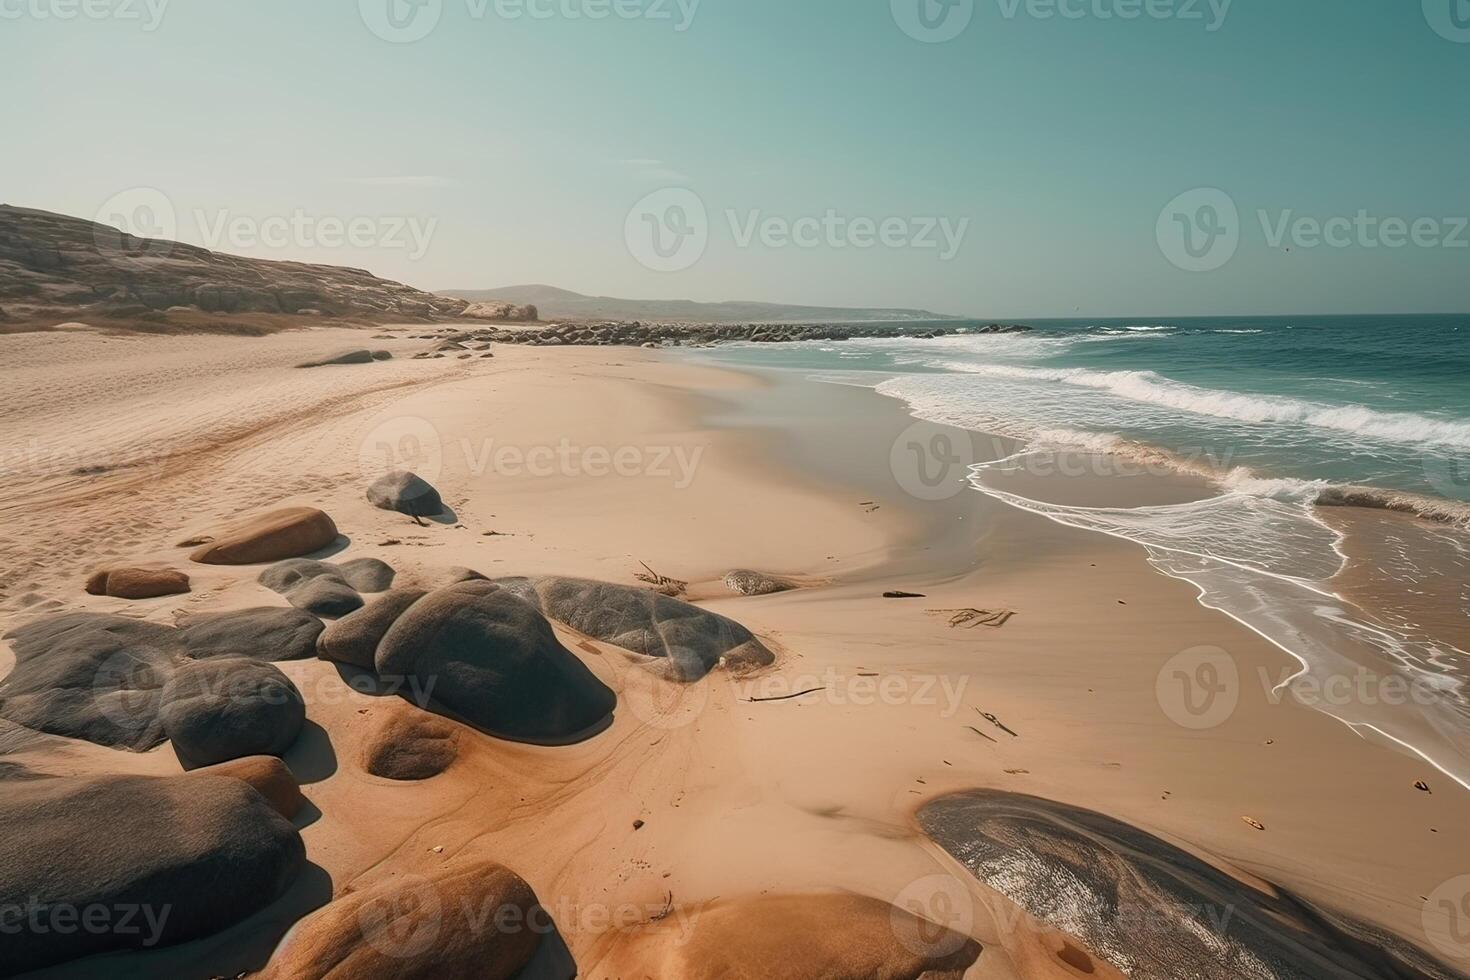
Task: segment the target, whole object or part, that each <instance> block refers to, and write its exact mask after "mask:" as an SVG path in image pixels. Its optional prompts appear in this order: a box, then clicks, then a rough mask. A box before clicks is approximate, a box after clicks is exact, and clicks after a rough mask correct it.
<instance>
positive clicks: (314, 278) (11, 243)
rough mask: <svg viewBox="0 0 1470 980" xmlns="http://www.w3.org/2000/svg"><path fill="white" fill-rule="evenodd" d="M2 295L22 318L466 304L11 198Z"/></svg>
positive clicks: (420, 310)
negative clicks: (139, 234) (132, 231)
mask: <svg viewBox="0 0 1470 980" xmlns="http://www.w3.org/2000/svg"><path fill="white" fill-rule="evenodd" d="M0 300H4V301H5V306H6V308H7V309H8V310H9V311H10V313H11V315H12V316H14V317H16V318H18V319H23V318H30V317H33V316H42V315H46V316H51V317H52V318H53V319H60V318H68V319H77V318H91V317H95V316H107V317H140V318H148V317H149V316H150V315H151V316H152V317H164V316H167V315H168V311H174V312H176V310H174V308H178V307H187V308H189V309H192V310H197V311H201V312H204V313H213V314H226V315H228V314H244V313H265V314H294V315H326V316H340V317H353V318H363V319H374V320H383V321H387V320H433V319H442V318H447V317H458V316H460V315H461V314H462V313H463V312H464V311H465V309H466V308H468V306H469V304H468V303H467V302H466V301H464V300H462V299H452V298H449V297H445V296H436V295H434V294H432V293H426V292H423V291H421V290H418V289H414V288H412V287H410V286H405V285H403V284H401V283H396V282H390V281H389V280H386V279H379V278H378V277H376V276H374V275H372V274H371V273H369V272H365V271H363V270H361V269H347V268H342V267H340V266H330V265H311V264H307V263H303V262H274V261H268V260H265V259H249V258H243V257H241V256H237V255H227V254H224V253H222V252H211V251H209V250H208V249H203V248H198V247H196V246H193V245H184V244H181V243H179V242H170V241H159V240H152V239H142V238H135V237H133V236H131V235H127V234H123V233H122V232H119V231H118V230H117V229H115V228H113V227H111V226H109V225H102V224H98V223H96V222H93V221H87V220H85V219H82V218H72V217H67V216H65V215H60V214H52V213H50V212H46V211H35V210H31V209H29V208H16V207H10V206H8V205H6V206H0Z"/></svg>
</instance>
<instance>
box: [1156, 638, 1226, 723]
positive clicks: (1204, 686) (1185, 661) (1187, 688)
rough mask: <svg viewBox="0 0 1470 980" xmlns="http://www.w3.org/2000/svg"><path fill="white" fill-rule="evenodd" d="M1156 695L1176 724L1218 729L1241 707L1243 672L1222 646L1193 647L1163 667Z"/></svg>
mask: <svg viewBox="0 0 1470 980" xmlns="http://www.w3.org/2000/svg"><path fill="white" fill-rule="evenodd" d="M1154 694H1155V695H1156V697H1157V698H1158V702H1159V707H1160V708H1162V709H1163V711H1164V714H1165V715H1167V716H1168V718H1169V720H1170V721H1172V722H1174V724H1176V725H1179V726H1181V727H1183V728H1190V729H1195V730H1202V729H1206V728H1215V727H1218V726H1220V725H1223V724H1224V723H1225V722H1226V721H1228V720H1229V719H1230V716H1231V715H1233V714H1234V713H1235V709H1236V706H1237V705H1239V704H1240V669H1239V667H1237V666H1236V663H1235V658H1234V657H1232V656H1230V654H1228V653H1226V652H1225V651H1224V650H1222V649H1220V648H1219V647H1207V646H1202V647H1191V648H1190V649H1188V650H1185V651H1183V652H1182V653H1177V654H1175V655H1174V656H1173V657H1170V658H1169V660H1168V662H1167V663H1165V664H1164V666H1163V668H1162V669H1161V670H1160V671H1159V674H1158V677H1157V679H1156V680H1155V682H1154Z"/></svg>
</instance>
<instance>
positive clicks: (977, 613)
mask: <svg viewBox="0 0 1470 980" xmlns="http://www.w3.org/2000/svg"><path fill="white" fill-rule="evenodd" d="M925 612H927V613H929V615H931V616H948V617H949V625H950V628H951V629H967V630H969V629H974V628H975V627H976V626H989V627H991V628H992V629H1000V628H1001V627H1002V626H1004V625H1005V624H1006V623H1008V622H1010V619H1011V617H1012V616H1014V615H1015V614H1016V613H1015V611H1014V610H1011V609H926V610H925Z"/></svg>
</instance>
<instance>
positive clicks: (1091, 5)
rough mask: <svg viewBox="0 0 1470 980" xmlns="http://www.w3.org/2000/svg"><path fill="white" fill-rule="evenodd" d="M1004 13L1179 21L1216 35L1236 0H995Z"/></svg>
mask: <svg viewBox="0 0 1470 980" xmlns="http://www.w3.org/2000/svg"><path fill="white" fill-rule="evenodd" d="M996 2H997V3H998V4H999V5H1000V11H1001V16H1002V17H1004V18H1005V19H1006V20H1015V19H1016V17H1017V15H1018V14H1020V13H1021V12H1022V10H1023V9H1024V11H1025V13H1026V16H1028V17H1030V18H1031V19H1032V20H1054V19H1060V20H1073V21H1076V20H1088V19H1092V20H1105V21H1106V20H1124V21H1131V20H1139V19H1140V18H1147V19H1149V20H1176V21H1179V22H1181V23H1186V24H1189V23H1198V24H1203V25H1204V28H1205V33H1207V34H1213V33H1215V32H1216V31H1218V30H1219V29H1220V28H1222V27H1224V26H1225V18H1226V17H1228V16H1229V15H1230V7H1231V5H1232V4H1234V2H1235V0H996Z"/></svg>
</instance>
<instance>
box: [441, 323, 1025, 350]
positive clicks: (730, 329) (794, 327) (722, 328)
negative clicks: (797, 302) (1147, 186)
mask: <svg viewBox="0 0 1470 980" xmlns="http://www.w3.org/2000/svg"><path fill="white" fill-rule="evenodd" d="M1030 329H1031V328H1030V327H1024V326H1019V325H1008V324H1001V323H992V324H988V325H985V326H980V327H976V326H973V325H957V326H954V327H947V326H935V325H933V324H924V325H923V326H915V327H906V326H904V325H902V324H850V323H845V324H831V323H826V324H824V323H645V322H643V321H639V320H634V321H631V322H628V321H617V322H606V323H559V324H551V325H549V326H544V327H519V328H514V329H512V328H504V327H502V328H499V329H492V330H480V331H475V332H473V333H470V334H461V335H458V336H456V337H455V338H454V340H455V342H456V343H459V344H461V345H462V344H464V343H465V342H466V341H477V342H482V343H483V342H493V343H499V344H529V345H540V346H559V345H564V346H565V345H572V346H584V347H608V346H619V347H641V346H648V345H654V346H679V347H697V346H706V345H709V344H727V343H734V342H738V341H744V342H749V343H756V344H782V343H791V342H793V341H798V340H852V339H853V338H857V337H914V338H919V339H932V338H935V337H945V336H949V335H952V334H960V333H964V334H986V333H1024V332H1026V331H1028V330H1030Z"/></svg>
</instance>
